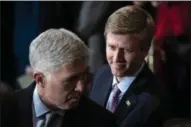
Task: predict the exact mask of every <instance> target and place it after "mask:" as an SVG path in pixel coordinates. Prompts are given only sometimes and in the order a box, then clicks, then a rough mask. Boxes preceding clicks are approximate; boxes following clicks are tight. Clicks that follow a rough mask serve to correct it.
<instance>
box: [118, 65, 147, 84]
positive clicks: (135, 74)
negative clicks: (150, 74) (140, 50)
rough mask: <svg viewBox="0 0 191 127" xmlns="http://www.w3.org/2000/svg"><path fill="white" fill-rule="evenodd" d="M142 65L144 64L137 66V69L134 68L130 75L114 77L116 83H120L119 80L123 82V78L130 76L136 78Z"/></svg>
mask: <svg viewBox="0 0 191 127" xmlns="http://www.w3.org/2000/svg"><path fill="white" fill-rule="evenodd" d="M144 65H145V63H144V62H143V63H142V64H139V65H138V67H136V69H135V71H132V73H129V74H126V75H124V76H123V77H116V76H115V78H116V81H117V82H121V80H123V78H124V77H132V76H134V77H136V76H137V75H138V74H139V73H140V71H141V70H142V68H143V67H144Z"/></svg>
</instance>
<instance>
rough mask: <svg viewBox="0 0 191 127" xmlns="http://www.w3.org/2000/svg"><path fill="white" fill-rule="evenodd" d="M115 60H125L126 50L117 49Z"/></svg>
mask: <svg viewBox="0 0 191 127" xmlns="http://www.w3.org/2000/svg"><path fill="white" fill-rule="evenodd" d="M113 60H114V62H124V60H125V58H124V51H123V50H116V51H115V52H114V59H113Z"/></svg>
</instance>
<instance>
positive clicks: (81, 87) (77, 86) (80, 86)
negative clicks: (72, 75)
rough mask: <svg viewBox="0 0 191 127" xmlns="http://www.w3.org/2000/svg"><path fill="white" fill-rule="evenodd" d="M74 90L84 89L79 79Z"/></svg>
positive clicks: (80, 90)
mask: <svg viewBox="0 0 191 127" xmlns="http://www.w3.org/2000/svg"><path fill="white" fill-rule="evenodd" d="M75 91H77V92H83V91H84V82H83V81H81V80H79V81H78V82H77V84H76V88H75Z"/></svg>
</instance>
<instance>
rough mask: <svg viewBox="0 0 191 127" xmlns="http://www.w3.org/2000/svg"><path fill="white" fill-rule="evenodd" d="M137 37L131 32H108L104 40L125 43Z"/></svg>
mask: <svg viewBox="0 0 191 127" xmlns="http://www.w3.org/2000/svg"><path fill="white" fill-rule="evenodd" d="M136 40H137V39H136V38H135V36H133V35H131V34H115V33H108V34H107V36H106V42H107V43H117V42H121V43H126V42H127V41H128V42H133V41H136Z"/></svg>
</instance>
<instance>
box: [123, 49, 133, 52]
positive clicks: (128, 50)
mask: <svg viewBox="0 0 191 127" xmlns="http://www.w3.org/2000/svg"><path fill="white" fill-rule="evenodd" d="M124 51H125V53H132V52H133V50H130V49H125V50H124Z"/></svg>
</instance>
